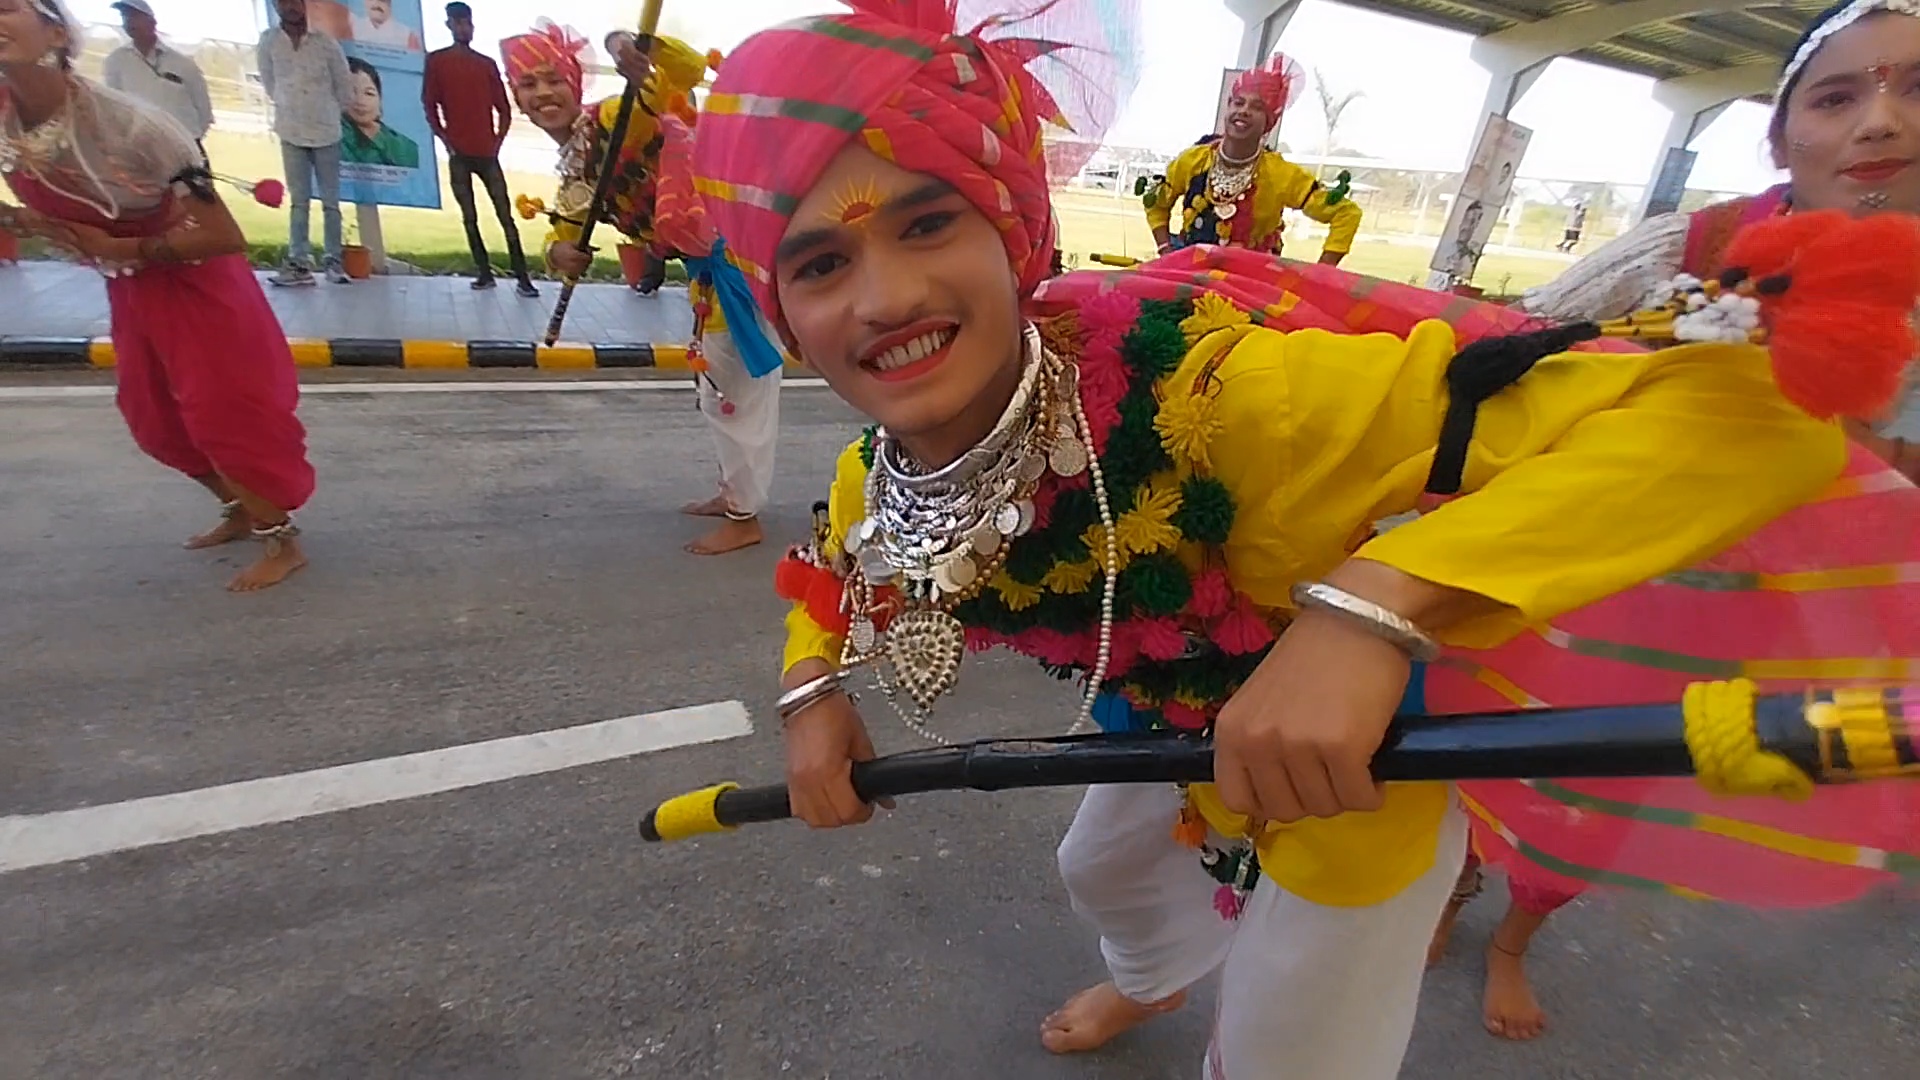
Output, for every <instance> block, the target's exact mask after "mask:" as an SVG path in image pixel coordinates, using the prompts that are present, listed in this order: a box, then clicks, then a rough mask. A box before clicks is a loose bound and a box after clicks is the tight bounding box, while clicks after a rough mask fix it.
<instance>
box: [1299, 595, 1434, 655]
mask: <svg viewBox="0 0 1920 1080" xmlns="http://www.w3.org/2000/svg"><path fill="white" fill-rule="evenodd" d="M1291 595H1292V596H1293V603H1294V606H1295V607H1298V608H1299V609H1300V610H1302V611H1324V612H1327V613H1329V614H1332V615H1338V616H1340V617H1342V618H1344V619H1346V620H1348V621H1349V622H1352V623H1355V624H1356V625H1358V626H1361V627H1363V628H1364V629H1366V630H1367V631H1368V632H1369V633H1371V634H1373V636H1375V637H1377V638H1380V639H1381V640H1383V641H1388V642H1391V643H1392V644H1393V645H1395V646H1396V647H1398V648H1399V649H1400V650H1401V651H1402V652H1404V653H1406V654H1407V655H1408V656H1410V657H1412V658H1414V659H1415V660H1418V661H1420V662H1422V663H1431V662H1432V661H1434V660H1437V659H1439V658H1440V643H1439V642H1437V641H1435V640H1433V637H1432V636H1431V635H1429V634H1428V633H1427V632H1426V631H1425V630H1422V629H1420V628H1419V627H1418V626H1416V625H1414V624H1413V621H1412V620H1410V619H1407V618H1405V617H1403V616H1401V615H1399V614H1397V613H1395V612H1392V611H1388V610H1387V609H1386V608H1383V607H1381V606H1380V605H1379V604H1376V603H1374V602H1373V601H1371V600H1363V599H1361V598H1360V597H1358V596H1355V595H1353V594H1352V593H1350V592H1348V591H1346V590H1345V589H1339V588H1335V587H1334V586H1332V585H1328V584H1326V583H1325V582H1317V581H1316V582H1311V583H1309V582H1301V583H1300V584H1298V585H1295V586H1294V587H1293V592H1292V594H1291Z"/></svg>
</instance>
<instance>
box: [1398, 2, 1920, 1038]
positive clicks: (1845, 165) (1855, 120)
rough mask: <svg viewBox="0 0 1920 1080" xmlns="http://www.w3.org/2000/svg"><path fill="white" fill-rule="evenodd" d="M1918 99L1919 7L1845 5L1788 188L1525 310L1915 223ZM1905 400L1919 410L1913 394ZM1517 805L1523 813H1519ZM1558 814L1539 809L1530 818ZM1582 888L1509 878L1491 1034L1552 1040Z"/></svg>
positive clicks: (1881, 447) (1780, 118) (1803, 119)
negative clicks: (1875, 224) (1790, 246)
mask: <svg viewBox="0 0 1920 1080" xmlns="http://www.w3.org/2000/svg"><path fill="white" fill-rule="evenodd" d="M1917 91H1920V0H1841V2H1840V3H1836V4H1834V5H1833V6H1832V7H1830V8H1828V9H1827V10H1826V11H1824V12H1822V13H1821V14H1820V15H1819V16H1817V17H1815V19H1814V21H1813V22H1812V24H1811V25H1809V27H1808V28H1807V31H1806V33H1805V34H1803V35H1802V36H1801V39H1800V41H1799V43H1798V44H1796V45H1795V47H1794V50H1793V52H1792V53H1791V54H1789V57H1788V61H1787V64H1786V67H1785V69H1784V71H1783V72H1782V74H1781V80H1780V89H1779V92H1778V93H1777V94H1776V95H1775V96H1774V103H1775V104H1774V115H1773V121H1772V123H1771V124H1770V125H1769V129H1768V137H1769V141H1770V142H1771V149H1772V153H1773V160H1774V162H1775V164H1777V165H1779V166H1780V167H1781V168H1784V169H1786V170H1787V172H1788V178H1789V182H1788V183H1786V184H1782V185H1780V186H1778V187H1775V188H1772V189H1770V190H1768V191H1766V192H1764V193H1762V194H1760V195H1757V196H1753V197H1751V198H1745V199H1738V200H1734V201H1732V202H1727V203H1721V204H1718V205H1715V206H1710V207H1707V208H1706V209H1704V210H1699V211H1696V212H1694V213H1692V214H1669V215H1664V216H1659V217H1653V218H1649V219H1647V220H1646V221H1645V222H1643V223H1642V224H1641V225H1639V226H1638V227H1636V228H1634V229H1633V230H1632V231H1630V232H1628V233H1627V234H1626V235H1624V236H1622V237H1620V238H1619V239H1618V240H1615V241H1614V242H1613V243H1611V244H1608V245H1607V246H1605V247H1603V248H1601V249H1600V250H1598V251H1596V252H1594V253H1593V254H1591V255H1588V256H1587V257H1586V258H1584V259H1582V260H1580V262H1578V263H1576V264H1575V265H1574V266H1573V267H1572V268H1571V269H1569V270H1568V271H1567V272H1566V273H1565V274H1563V275H1561V277H1560V278H1559V279H1557V280H1555V281H1554V282H1552V283H1551V284H1549V285H1546V286H1543V287H1541V288H1538V289H1534V290H1532V291H1530V292H1528V293H1527V295H1526V296H1525V297H1524V298H1523V299H1522V300H1521V303H1520V306H1521V307H1522V308H1523V309H1524V310H1526V311H1527V312H1528V313H1529V314H1533V315H1538V316H1541V317H1543V318H1548V319H1553V320H1556V321H1578V320H1581V319H1610V318H1615V317H1618V316H1621V315H1624V314H1626V313H1627V312H1629V311H1632V310H1633V309H1634V307H1635V306H1637V305H1638V304H1639V303H1640V302H1641V301H1642V300H1643V299H1645V298H1646V297H1647V295H1648V294H1649V293H1657V292H1659V291H1661V290H1662V289H1665V288H1667V287H1668V286H1669V284H1670V282H1672V280H1673V279H1674V277H1675V276H1677V275H1680V274H1688V275H1692V276H1695V277H1701V278H1705V277H1711V276H1713V275H1716V274H1718V273H1719V272H1720V271H1721V270H1723V269H1725V265H1724V262H1723V257H1724V253H1725V251H1726V249H1727V246H1728V244H1729V243H1730V242H1731V241H1732V240H1733V238H1734V235H1735V234H1736V232H1737V231H1738V230H1739V229H1741V228H1743V227H1745V226H1747V225H1750V224H1752V223H1754V222H1756V221H1759V220H1762V219H1764V218H1767V217H1770V216H1773V215H1776V214H1784V213H1791V212H1806V211H1818V210H1844V211H1846V212H1848V213H1850V214H1853V215H1855V216H1864V215H1868V214H1920V93H1917ZM1914 374H1920V369H1915V370H1914ZM1909 400H1910V401H1913V402H1916V403H1920V398H1916V397H1913V396H1912V395H1911V394H1909ZM1909 407H1911V406H1909ZM1896 411H1897V410H1896ZM1874 419H1884V418H1861V419H1858V420H1854V421H1851V422H1850V423H1849V425H1848V432H1849V434H1851V435H1852V436H1853V437H1854V440H1855V441H1856V442H1858V443H1859V444H1860V445H1862V446H1864V447H1866V448H1867V449H1869V450H1871V451H1873V452H1874V453H1875V454H1876V455H1877V456H1879V457H1880V458H1881V459H1882V460H1884V461H1885V462H1886V463H1887V464H1888V465H1889V466H1890V467H1891V468H1892V469H1893V470H1895V471H1898V472H1899V473H1901V474H1902V475H1904V476H1906V477H1907V478H1908V479H1909V480H1920V446H1916V445H1914V444H1913V443H1911V442H1909V441H1908V440H1907V439H1905V438H1901V437H1898V436H1893V435H1890V434H1886V433H1883V432H1881V431H1878V430H1876V427H1877V426H1878V425H1876V424H1874V423H1873V422H1872V421H1873V420H1874ZM1884 479H1885V478H1883V481H1884ZM1795 569H1801V568H1800V567H1796V568H1795ZM1504 790H1506V791H1508V792H1510V793H1515V794H1518V793H1519V790H1518V789H1515V788H1506V789H1504ZM1518 808H1519V804H1518V803H1516V804H1515V806H1514V808H1513V809H1518ZM1551 809H1552V807H1551V805H1548V804H1544V803H1543V804H1542V805H1541V806H1540V807H1536V808H1535V809H1534V810H1533V811H1531V812H1538V813H1547V812H1551ZM1583 884H1584V882H1583V881H1582V880H1580V879H1579V878H1577V877H1570V876H1568V875H1566V874H1543V875H1532V874H1528V873H1524V872H1523V873H1522V874H1521V875H1520V876H1518V877H1516V878H1514V879H1512V881H1511V883H1510V899H1511V902H1510V903H1509V905H1508V907H1507V911H1506V914H1505V916H1504V917H1503V918H1502V919H1501V921H1500V924H1499V925H1498V926H1497V927H1496V928H1495V930H1494V932H1493V935H1492V938H1491V940H1489V941H1488V943H1487V950H1486V963H1487V981H1486V990H1485V993H1484V998H1483V1008H1484V1023H1485V1025H1486V1028H1487V1030H1488V1031H1489V1032H1491V1033H1492V1034H1494V1035H1498V1036H1501V1037H1503V1038H1508V1039H1518V1040H1524V1039H1531V1038H1534V1037H1535V1036H1537V1035H1539V1034H1540V1033H1541V1032H1542V1031H1543V1030H1545V1028H1546V1022H1547V1015H1546V1011H1545V1010H1544V1009H1542V1008H1541V1006H1540V1002H1539V999H1538V998H1537V997H1535V995H1534V991H1533V986H1532V984H1531V982H1530V981H1529V980H1528V978H1527V971H1526V966H1525V963H1526V959H1525V958H1526V954H1527V949H1528V947H1529V946H1530V945H1531V944H1532V941H1533V937H1534V935H1535V934H1536V933H1538V932H1539V930H1540V928H1541V927H1542V926H1543V925H1544V924H1545V923H1546V921H1547V919H1548V917H1549V916H1551V915H1552V914H1553V913H1554V912H1555V911H1557V910H1559V909H1560V908H1561V907H1564V906H1565V905H1566V904H1567V903H1568V902H1570V901H1571V900H1573V899H1574V897H1575V896H1576V895H1578V893H1579V891H1580V888H1581V886H1582V885H1583ZM1480 887H1481V882H1480V870H1479V864H1478V860H1470V861H1469V864H1468V866H1467V870H1466V872H1465V874H1464V875H1463V876H1462V878H1461V880H1460V884H1459V887H1458V889H1457V890H1456V891H1455V893H1454V897H1453V900H1452V902H1451V903H1450V904H1449V905H1448V907H1447V910H1446V913H1445V914H1444V915H1442V917H1441V920H1440V925H1439V928H1438V930H1437V932H1436V933H1435V935H1434V940H1433V947H1432V950H1431V958H1432V959H1433V960H1434V961H1438V960H1439V959H1440V958H1441V956H1442V955H1443V954H1444V952H1445V950H1446V947H1447V943H1448V938H1449V936H1450V935H1451V933H1452V931H1453V926H1454V921H1455V919H1456V918H1457V917H1458V915H1459V913H1460V910H1461V909H1462V908H1463V907H1464V906H1465V905H1466V904H1467V902H1468V901H1470V900H1471V899H1472V898H1473V897H1474V896H1475V895H1476V894H1477V893H1478V891H1479V890H1480Z"/></svg>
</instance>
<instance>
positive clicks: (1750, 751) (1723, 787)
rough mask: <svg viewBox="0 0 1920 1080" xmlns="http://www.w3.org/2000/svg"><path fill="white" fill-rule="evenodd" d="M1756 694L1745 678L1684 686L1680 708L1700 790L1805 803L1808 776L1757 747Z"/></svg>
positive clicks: (1810, 788)
mask: <svg viewBox="0 0 1920 1080" xmlns="http://www.w3.org/2000/svg"><path fill="white" fill-rule="evenodd" d="M1757 695H1758V690H1757V689H1756V688H1755V686H1754V684H1753V680H1751V679H1732V680H1729V681H1726V682H1710V683H1693V684H1690V685H1689V686H1688V687H1687V691H1686V695H1685V696H1684V697H1682V698H1681V699H1680V710H1681V715H1682V716H1683V717H1684V718H1685V720H1686V733H1687V752H1688V753H1689V754H1691V755H1692V756H1693V767H1694V771H1695V772H1696V773H1697V774H1698V775H1699V780H1700V786H1701V787H1704V788H1706V789H1707V790H1708V791H1710V792H1712V793H1713V794H1715V795H1772V796H1775V797H1777V798H1783V799H1791V800H1795V801H1798V800H1801V799H1805V798H1807V797H1808V796H1810V795H1812V794H1813V778H1812V777H1810V776H1808V775H1807V774H1806V773H1805V772H1802V771H1801V769H1800V766H1798V765H1795V764H1794V763H1793V762H1792V761H1791V760H1789V759H1788V758H1787V757H1786V756H1784V755H1782V754H1777V753H1774V752H1773V751H1771V750H1768V749H1765V748H1764V747H1762V746H1761V745H1760V733H1759V732H1758V731H1757V730H1756V729H1755V726H1754V725H1755V719H1754V700H1755V698H1756V697H1757Z"/></svg>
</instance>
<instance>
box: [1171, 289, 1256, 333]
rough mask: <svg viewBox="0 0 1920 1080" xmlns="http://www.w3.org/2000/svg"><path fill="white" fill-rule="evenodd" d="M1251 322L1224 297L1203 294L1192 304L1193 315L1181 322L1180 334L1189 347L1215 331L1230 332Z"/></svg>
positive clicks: (1214, 294)
mask: <svg viewBox="0 0 1920 1080" xmlns="http://www.w3.org/2000/svg"><path fill="white" fill-rule="evenodd" d="M1252 321H1253V320H1252V319H1250V318H1248V316H1247V313H1246V312H1244V311H1241V310H1240V309H1239V308H1237V307H1235V306H1233V302H1232V301H1231V300H1228V299H1227V298H1226V297H1224V296H1221V295H1220V294H1218V293H1203V294H1201V296H1200V299H1198V300H1196V301H1194V303H1193V314H1191V315H1189V316H1187V317H1186V318H1185V319H1183V320H1181V322H1180V332H1181V333H1183V334H1185V335H1187V343H1188V344H1189V345H1191V344H1193V343H1194V342H1197V341H1199V340H1200V339H1201V338H1203V337H1206V336H1207V335H1208V334H1211V333H1213V332H1214V331H1215V330H1231V329H1233V328H1234V327H1236V326H1245V325H1247V324H1248V323H1250V322H1252Z"/></svg>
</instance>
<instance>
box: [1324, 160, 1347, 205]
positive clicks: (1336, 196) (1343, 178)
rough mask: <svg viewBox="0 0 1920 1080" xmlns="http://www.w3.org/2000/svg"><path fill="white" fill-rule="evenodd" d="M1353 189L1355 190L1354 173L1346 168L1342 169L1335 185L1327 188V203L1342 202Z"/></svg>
mask: <svg viewBox="0 0 1920 1080" xmlns="http://www.w3.org/2000/svg"><path fill="white" fill-rule="evenodd" d="M1352 190H1353V174H1352V173H1350V172H1348V171H1347V170H1345V169H1341V170H1340V175H1339V177H1337V178H1336V179H1335V182H1334V185H1333V187H1331V188H1328V189H1327V205H1328V206H1338V205H1340V203H1341V202H1342V201H1343V200H1345V199H1346V197H1347V194H1348V193H1349V192H1351V191H1352Z"/></svg>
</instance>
